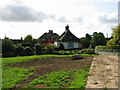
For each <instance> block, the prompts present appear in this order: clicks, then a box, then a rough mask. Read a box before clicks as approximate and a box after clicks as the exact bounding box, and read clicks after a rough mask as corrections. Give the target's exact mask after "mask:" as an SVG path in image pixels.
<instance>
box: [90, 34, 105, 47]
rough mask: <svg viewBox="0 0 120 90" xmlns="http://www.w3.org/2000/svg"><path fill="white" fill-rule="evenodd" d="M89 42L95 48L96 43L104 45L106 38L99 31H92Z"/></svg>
mask: <svg viewBox="0 0 120 90" xmlns="http://www.w3.org/2000/svg"><path fill="white" fill-rule="evenodd" d="M91 44H92V47H93V48H95V46H97V45H105V44H106V39H105V36H104V34H103V33H101V32H99V33H97V32H94V33H93V37H92V39H91Z"/></svg>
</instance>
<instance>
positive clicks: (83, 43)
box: [80, 33, 91, 48]
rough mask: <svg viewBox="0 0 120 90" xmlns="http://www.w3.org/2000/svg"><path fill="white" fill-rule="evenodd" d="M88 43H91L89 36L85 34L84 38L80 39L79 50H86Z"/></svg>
mask: <svg viewBox="0 0 120 90" xmlns="http://www.w3.org/2000/svg"><path fill="white" fill-rule="evenodd" d="M90 41H91V35H90V34H88V33H87V34H86V37H82V38H80V45H81V48H88V47H89V46H90Z"/></svg>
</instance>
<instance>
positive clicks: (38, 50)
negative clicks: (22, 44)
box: [34, 43, 43, 55]
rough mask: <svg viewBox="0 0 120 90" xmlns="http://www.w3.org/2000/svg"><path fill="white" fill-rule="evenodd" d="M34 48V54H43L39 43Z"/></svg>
mask: <svg viewBox="0 0 120 90" xmlns="http://www.w3.org/2000/svg"><path fill="white" fill-rule="evenodd" d="M34 47H35V54H36V55H40V54H43V51H42V46H41V45H40V44H39V43H37V44H35V46H34Z"/></svg>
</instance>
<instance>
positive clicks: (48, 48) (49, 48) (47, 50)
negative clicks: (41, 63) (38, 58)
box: [44, 44, 56, 54]
mask: <svg viewBox="0 0 120 90" xmlns="http://www.w3.org/2000/svg"><path fill="white" fill-rule="evenodd" d="M55 48H56V46H55V45H54V44H48V45H45V46H44V49H45V53H46V54H53V53H54V49H55Z"/></svg>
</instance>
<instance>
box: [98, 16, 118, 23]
mask: <svg viewBox="0 0 120 90" xmlns="http://www.w3.org/2000/svg"><path fill="white" fill-rule="evenodd" d="M98 19H99V20H100V21H101V22H103V23H117V22H118V19H117V16H116V17H115V18H107V15H103V16H100V17H99V18H98Z"/></svg>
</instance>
